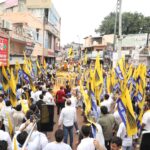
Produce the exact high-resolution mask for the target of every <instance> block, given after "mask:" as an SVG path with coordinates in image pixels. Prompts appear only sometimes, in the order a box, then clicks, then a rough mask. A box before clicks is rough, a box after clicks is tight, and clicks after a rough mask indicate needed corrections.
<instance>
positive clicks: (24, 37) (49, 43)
mask: <svg viewBox="0 0 150 150" xmlns="http://www.w3.org/2000/svg"><path fill="white" fill-rule="evenodd" d="M45 3H46V4H48V5H46V6H43V5H44V4H43V3H42V1H40V0H38V1H37V3H36V4H35V2H34V1H32V0H31V1H29V0H14V1H10V0H6V1H5V0H4V1H2V2H1V3H0V12H1V14H0V19H1V21H2V22H3V21H4V22H7V21H9V22H10V26H11V25H12V27H10V28H11V29H10V30H11V31H9V38H8V39H9V42H8V45H9V46H8V47H9V48H8V49H9V54H10V64H13V63H15V60H19V62H20V63H23V52H25V53H26V54H27V55H30V56H31V58H32V60H33V61H35V60H36V59H37V58H38V59H39V60H40V62H41V63H42V60H43V57H44V58H45V59H46V61H47V62H48V63H54V62H55V50H57V51H58V50H59V48H60V26H61V18H60V16H59V14H58V13H57V11H56V9H55V7H54V5H53V4H52V3H50V1H49V0H47V2H45ZM5 29H6V28H5ZM3 31H4V30H3ZM7 33H8V31H7ZM9 54H8V55H9Z"/></svg>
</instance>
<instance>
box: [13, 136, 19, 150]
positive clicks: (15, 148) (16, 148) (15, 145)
mask: <svg viewBox="0 0 150 150" xmlns="http://www.w3.org/2000/svg"><path fill="white" fill-rule="evenodd" d="M14 150H18V146H17V140H16V136H14Z"/></svg>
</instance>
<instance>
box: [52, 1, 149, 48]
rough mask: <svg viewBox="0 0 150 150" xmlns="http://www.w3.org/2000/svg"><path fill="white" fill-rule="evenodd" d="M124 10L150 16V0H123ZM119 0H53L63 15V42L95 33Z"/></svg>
mask: <svg viewBox="0 0 150 150" xmlns="http://www.w3.org/2000/svg"><path fill="white" fill-rule="evenodd" d="M122 1H123V3H122V11H123V12H124V11H130V12H135V11H137V12H141V13H143V14H144V15H145V16H150V0H122ZM116 2H117V0H53V3H54V5H55V8H56V9H57V11H58V13H59V14H60V16H61V19H62V22H61V44H62V45H64V44H66V43H69V42H72V41H75V42H82V41H83V40H82V39H83V38H84V37H86V36H89V35H95V32H94V30H95V28H97V27H98V26H99V24H100V23H101V21H102V20H103V19H104V17H105V16H107V15H108V14H109V13H110V12H112V11H115V9H116Z"/></svg>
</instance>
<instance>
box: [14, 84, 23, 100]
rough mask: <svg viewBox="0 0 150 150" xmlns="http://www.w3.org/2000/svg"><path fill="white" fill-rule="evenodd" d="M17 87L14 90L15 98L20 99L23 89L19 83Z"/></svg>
mask: <svg viewBox="0 0 150 150" xmlns="http://www.w3.org/2000/svg"><path fill="white" fill-rule="evenodd" d="M17 88H18V89H17V91H16V97H17V99H20V98H21V96H22V93H24V90H23V89H22V88H21V85H20V84H18V87H17Z"/></svg>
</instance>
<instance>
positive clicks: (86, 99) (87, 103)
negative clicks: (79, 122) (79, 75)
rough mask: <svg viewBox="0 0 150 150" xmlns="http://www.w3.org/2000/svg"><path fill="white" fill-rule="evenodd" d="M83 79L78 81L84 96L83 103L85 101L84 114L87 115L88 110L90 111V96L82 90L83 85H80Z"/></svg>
mask: <svg viewBox="0 0 150 150" xmlns="http://www.w3.org/2000/svg"><path fill="white" fill-rule="evenodd" d="M82 83H83V81H82V80H81V81H80V91H81V93H82V95H83V98H84V103H85V115H86V116H87V115H88V114H89V112H90V111H91V107H92V106H91V101H90V98H89V96H88V94H87V93H86V92H85V91H84V88H83V85H82Z"/></svg>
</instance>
